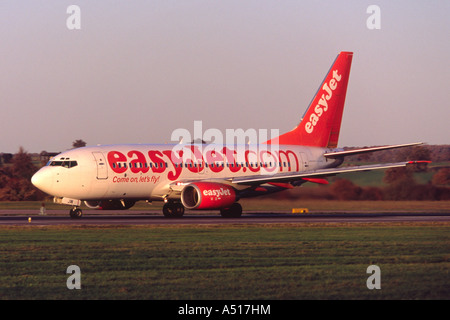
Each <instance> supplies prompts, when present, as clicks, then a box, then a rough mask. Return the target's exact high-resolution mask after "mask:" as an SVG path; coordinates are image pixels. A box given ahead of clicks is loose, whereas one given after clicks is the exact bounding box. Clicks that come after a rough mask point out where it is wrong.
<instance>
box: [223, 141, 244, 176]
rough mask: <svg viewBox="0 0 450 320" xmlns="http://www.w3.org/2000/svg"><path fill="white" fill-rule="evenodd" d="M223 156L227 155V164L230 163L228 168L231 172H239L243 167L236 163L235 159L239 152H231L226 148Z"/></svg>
mask: <svg viewBox="0 0 450 320" xmlns="http://www.w3.org/2000/svg"><path fill="white" fill-rule="evenodd" d="M222 152H223V154H224V155H225V158H226V159H227V160H226V162H227V163H228V168H229V169H230V171H231V172H238V171H239V170H240V169H241V167H240V166H239V165H238V164H237V163H236V158H235V157H234V156H235V155H236V154H237V152H236V151H235V150H230V149H228V148H227V147H224V148H223V150H222Z"/></svg>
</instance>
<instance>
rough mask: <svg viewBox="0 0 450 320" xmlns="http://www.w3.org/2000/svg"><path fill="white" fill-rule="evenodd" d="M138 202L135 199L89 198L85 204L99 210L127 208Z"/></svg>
mask: <svg viewBox="0 0 450 320" xmlns="http://www.w3.org/2000/svg"><path fill="white" fill-rule="evenodd" d="M135 203H136V201H135V200H116V199H114V200H89V201H85V202H84V204H85V205H86V206H87V207H88V208H91V209H98V210H127V209H130V208H131V207H132V206H134V204H135Z"/></svg>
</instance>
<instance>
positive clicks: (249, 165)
mask: <svg viewBox="0 0 450 320" xmlns="http://www.w3.org/2000/svg"><path fill="white" fill-rule="evenodd" d="M250 153H252V154H254V155H255V156H257V154H256V153H255V152H254V151H250V150H247V151H245V162H247V163H248V168H249V170H250V171H252V172H258V171H259V166H258V158H256V159H255V161H249V158H248V155H249V154H250ZM253 163H255V164H256V166H255V167H253V166H252V164H253Z"/></svg>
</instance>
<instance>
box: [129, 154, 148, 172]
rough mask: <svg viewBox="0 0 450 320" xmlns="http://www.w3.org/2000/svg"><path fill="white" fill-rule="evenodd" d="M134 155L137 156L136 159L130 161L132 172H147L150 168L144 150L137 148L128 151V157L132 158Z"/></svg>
mask: <svg viewBox="0 0 450 320" xmlns="http://www.w3.org/2000/svg"><path fill="white" fill-rule="evenodd" d="M132 156H136V159H133V160H131V162H130V168H131V172H133V173H139V172H143V173H147V172H148V170H149V168H148V164H147V160H146V159H145V156H144V155H143V154H142V152H139V151H136V150H133V151H130V152H128V157H129V158H131V157H132Z"/></svg>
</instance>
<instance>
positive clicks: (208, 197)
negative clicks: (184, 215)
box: [181, 182, 236, 210]
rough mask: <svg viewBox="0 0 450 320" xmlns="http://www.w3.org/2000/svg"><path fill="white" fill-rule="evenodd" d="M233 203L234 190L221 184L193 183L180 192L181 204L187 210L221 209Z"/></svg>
mask: <svg viewBox="0 0 450 320" xmlns="http://www.w3.org/2000/svg"><path fill="white" fill-rule="evenodd" d="M235 201H236V192H235V190H234V189H233V188H232V187H230V186H228V185H226V184H221V183H214V182H194V183H190V184H188V185H186V186H185V187H184V188H183V190H182V191H181V202H182V203H183V205H184V206H185V207H186V208H187V209H198V210H201V209H221V208H226V207H230V206H231V205H232V204H233V203H234V202H235Z"/></svg>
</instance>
